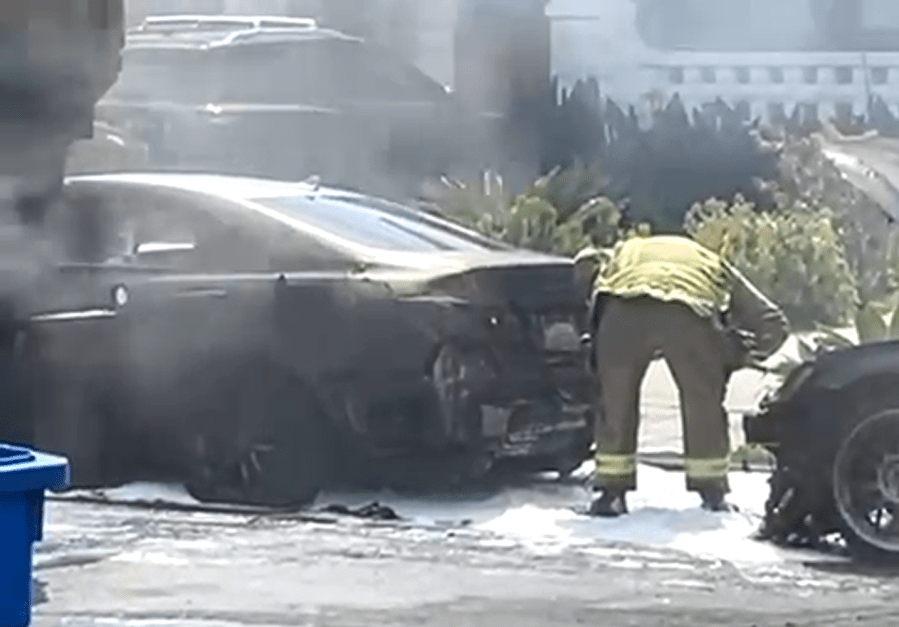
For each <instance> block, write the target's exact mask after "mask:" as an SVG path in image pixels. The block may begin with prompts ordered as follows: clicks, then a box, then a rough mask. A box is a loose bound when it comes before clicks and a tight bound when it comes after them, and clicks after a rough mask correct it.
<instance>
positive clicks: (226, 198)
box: [66, 172, 558, 271]
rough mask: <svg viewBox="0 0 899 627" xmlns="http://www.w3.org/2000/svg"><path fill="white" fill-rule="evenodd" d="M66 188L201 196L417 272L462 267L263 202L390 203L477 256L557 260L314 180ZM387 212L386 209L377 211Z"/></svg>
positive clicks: (214, 178)
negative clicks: (372, 242)
mask: <svg viewBox="0 0 899 627" xmlns="http://www.w3.org/2000/svg"><path fill="white" fill-rule="evenodd" d="M66 182H67V184H73V183H74V184H76V186H77V184H79V183H83V184H86V185H88V186H90V185H91V184H94V185H100V186H106V185H108V186H109V187H111V188H115V187H117V186H124V187H136V188H144V189H149V190H156V191H160V192H174V193H185V192H186V193H188V194H196V195H197V196H198V197H200V198H198V200H201V198H202V197H205V198H207V199H210V200H213V201H219V202H222V203H228V204H232V205H234V206H236V207H243V208H245V209H246V210H247V211H248V212H249V213H250V214H251V215H257V216H263V215H264V216H267V218H269V219H274V220H276V221H278V222H282V223H284V224H286V225H287V226H289V227H291V228H295V229H298V230H300V231H302V232H304V233H306V234H307V235H311V236H312V237H315V238H316V239H318V240H320V241H321V242H322V243H323V244H325V245H327V246H334V247H336V248H338V249H340V250H342V251H343V252H344V253H346V254H349V255H351V256H353V257H355V258H357V259H360V260H365V261H366V262H371V261H374V260H377V261H379V262H390V263H394V264H398V265H401V266H405V267H412V268H419V269H420V270H422V271H425V270H426V266H435V265H441V264H442V265H446V264H448V263H451V264H452V265H454V266H457V269H459V268H461V267H462V266H460V265H458V264H460V263H462V264H463V265H464V264H465V263H467V261H465V259H466V258H467V257H466V256H465V255H466V254H464V253H460V254H461V255H463V256H462V257H457V258H454V259H450V258H448V257H447V258H443V259H442V261H440V262H439V263H437V260H438V259H440V258H441V257H440V256H434V255H431V254H424V256H423V254H422V253H420V252H408V251H390V250H385V249H383V248H378V247H371V246H369V245H367V244H362V243H360V242H358V241H357V240H354V239H353V238H347V237H346V236H345V235H344V234H343V233H340V232H336V231H333V230H330V229H327V228H326V227H321V226H317V225H315V224H314V223H312V222H306V221H305V220H303V219H296V218H293V217H289V216H285V214H283V213H280V212H279V211H277V210H272V209H270V208H268V207H266V206H265V203H264V202H261V201H264V199H266V198H279V197H285V196H287V197H290V196H293V197H296V196H307V197H309V198H310V200H312V199H315V200H317V201H323V202H325V203H334V204H335V205H334V208H335V210H339V205H340V204H343V203H347V204H358V205H360V206H363V207H366V208H369V209H370V208H372V207H373V205H372V204H371V202H372V201H375V204H376V205H378V204H379V202H378V201H380V202H386V203H389V204H392V205H394V206H395V207H396V209H397V210H399V211H401V212H405V211H410V212H414V213H416V214H419V215H420V216H421V217H422V218H423V219H424V221H425V222H426V223H433V226H438V224H437V223H440V224H442V225H443V226H442V227H438V228H441V229H448V230H449V232H456V235H457V236H458V237H461V238H463V239H466V240H468V241H469V242H471V243H473V244H475V245H476V246H477V245H479V244H480V245H481V246H483V248H482V249H481V250H482V252H489V253H490V254H493V255H499V254H500V253H505V254H507V255H511V256H512V258H514V259H515V261H516V262H518V263H520V262H522V261H526V260H528V259H530V260H541V259H543V260H552V261H553V262H558V258H555V257H550V256H547V255H546V254H542V253H536V252H532V251H525V250H522V249H518V248H516V247H514V246H510V245H508V244H504V243H501V242H496V241H494V240H491V239H490V238H487V237H485V236H483V235H481V234H479V233H477V232H474V231H471V230H470V229H467V228H465V227H463V226H461V225H456V224H455V223H453V222H452V221H450V220H448V219H447V218H441V217H440V216H436V215H433V214H430V213H429V212H427V211H425V210H423V209H419V208H415V207H414V206H412V205H409V204H404V203H395V202H393V201H390V200H387V199H383V198H379V197H375V196H371V195H367V194H363V193H359V192H355V191H352V190H348V189H341V188H336V187H328V186H323V185H319V184H318V183H317V182H316V181H307V182H303V181H299V182H292V181H283V180H275V179H267V178H257V177H252V176H240V175H232V174H214V173H209V174H207V173H194V172H115V173H107V174H76V175H70V176H68V177H66ZM383 210H385V211H388V212H389V211H390V209H386V208H385V209H383Z"/></svg>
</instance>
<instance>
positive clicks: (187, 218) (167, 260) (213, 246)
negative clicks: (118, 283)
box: [111, 193, 265, 272]
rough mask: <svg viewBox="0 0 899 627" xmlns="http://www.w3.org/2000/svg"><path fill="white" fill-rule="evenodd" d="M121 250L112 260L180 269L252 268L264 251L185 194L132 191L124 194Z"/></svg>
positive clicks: (261, 261)
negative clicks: (255, 247) (120, 253)
mask: <svg viewBox="0 0 899 627" xmlns="http://www.w3.org/2000/svg"><path fill="white" fill-rule="evenodd" d="M122 204H123V205H124V207H123V209H124V213H125V215H124V216H123V219H122V220H121V222H122V228H121V230H120V240H121V241H122V242H123V245H122V246H121V248H122V250H123V254H122V255H121V256H120V257H119V258H117V259H113V260H111V261H117V262H123V263H128V264H135V265H142V266H150V267H162V268H171V269H173V270H179V271H185V272H253V271H261V270H264V269H265V267H264V266H265V256H264V254H263V252H262V251H257V250H255V249H254V246H253V245H252V243H251V242H249V241H247V238H244V237H242V236H241V235H240V233H239V229H237V228H236V227H235V226H234V225H229V224H227V223H225V222H223V221H221V220H219V219H216V218H215V217H214V216H213V215H212V214H211V213H209V212H206V211H203V210H202V209H198V208H197V207H196V206H194V205H193V204H192V203H188V202H186V201H185V200H184V199H181V198H175V197H172V196H168V195H165V194H151V193H147V194H135V195H133V196H131V197H129V198H127V199H123V201H122Z"/></svg>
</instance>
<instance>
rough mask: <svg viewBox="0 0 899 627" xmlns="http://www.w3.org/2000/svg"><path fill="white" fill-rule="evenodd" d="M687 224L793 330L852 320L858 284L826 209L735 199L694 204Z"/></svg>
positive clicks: (696, 237)
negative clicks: (763, 205) (770, 206)
mask: <svg viewBox="0 0 899 627" xmlns="http://www.w3.org/2000/svg"><path fill="white" fill-rule="evenodd" d="M685 225H686V229H687V231H688V233H690V235H692V236H693V237H694V238H695V239H696V240H697V241H699V242H700V243H702V244H703V245H705V246H707V247H708V248H710V249H712V250H714V251H716V252H718V253H720V254H721V255H723V256H724V257H725V258H727V259H728V260H729V261H730V262H731V263H733V264H734V266H735V267H737V268H738V269H739V270H740V271H741V272H743V274H744V275H745V276H746V277H747V278H748V279H749V280H750V281H751V282H752V283H753V284H755V285H756V286H757V287H758V288H759V289H760V290H761V291H762V292H763V293H765V294H766V295H767V296H768V297H769V298H771V299H772V300H774V301H775V302H777V303H778V304H779V305H780V306H781V307H783V308H784V311H785V312H786V314H787V316H788V317H789V318H790V320H791V322H792V323H793V325H794V326H796V327H806V328H808V327H811V326H813V324H814V323H815V322H826V323H829V324H843V323H846V322H848V320H849V319H850V317H851V315H852V313H853V311H854V309H855V305H856V301H857V298H858V293H857V289H856V282H855V278H854V276H853V274H852V271H851V269H850V267H849V264H848V263H847V261H846V252H845V247H844V246H843V243H842V241H841V240H840V237H839V234H838V232H837V230H836V228H835V226H834V222H833V215H832V214H831V213H830V212H829V211H827V210H824V209H814V208H810V207H808V206H803V205H799V206H793V207H790V208H783V207H781V208H778V209H777V210H775V211H758V210H757V209H756V207H755V206H754V205H752V204H751V203H749V202H747V201H745V200H744V199H742V198H740V197H737V199H736V200H735V201H734V202H733V203H732V204H729V203H726V202H723V201H719V200H709V201H706V202H705V203H701V204H697V205H695V206H694V207H693V208H692V209H691V210H690V212H689V214H688V215H687V218H686V221H685Z"/></svg>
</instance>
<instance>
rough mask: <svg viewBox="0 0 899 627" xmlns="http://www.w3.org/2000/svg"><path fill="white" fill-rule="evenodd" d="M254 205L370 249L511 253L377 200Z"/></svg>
mask: <svg viewBox="0 0 899 627" xmlns="http://www.w3.org/2000/svg"><path fill="white" fill-rule="evenodd" d="M253 202H256V203H258V204H260V205H263V206H264V207H267V208H269V209H273V210H275V211H278V212H280V213H282V214H284V215H286V216H289V217H291V218H294V219H299V220H302V221H303V222H306V223H308V224H309V225H311V226H314V227H317V228H320V229H323V230H325V231H328V232H330V233H333V234H334V235H338V236H341V237H345V238H347V239H350V240H352V241H354V242H356V243H358V244H360V245H363V246H369V247H371V248H379V249H383V250H393V251H403V252H427V251H484V250H505V249H507V248H508V247H507V246H506V245H504V244H501V243H499V242H493V241H492V240H489V239H487V238H485V237H481V236H480V235H478V234H476V233H473V232H469V231H467V230H465V229H462V228H460V227H456V226H455V225H453V224H451V223H448V222H445V221H444V220H441V219H439V218H435V217H431V216H429V215H427V214H426V213H424V212H420V211H416V210H414V209H411V208H408V207H404V206H403V205H399V204H396V203H392V202H389V201H386V200H380V199H376V198H368V197H357V196H327V197H321V198H319V199H318V200H313V199H310V198H307V197H305V196H274V197H267V198H256V199H253Z"/></svg>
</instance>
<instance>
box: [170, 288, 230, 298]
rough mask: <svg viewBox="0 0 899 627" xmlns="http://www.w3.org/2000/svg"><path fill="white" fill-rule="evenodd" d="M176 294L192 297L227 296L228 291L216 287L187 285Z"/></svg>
mask: <svg viewBox="0 0 899 627" xmlns="http://www.w3.org/2000/svg"><path fill="white" fill-rule="evenodd" d="M178 296H182V297H185V298H186V297H194V298H201V297H206V298H227V297H228V292H227V291H226V290H223V289H221V288H218V287H187V288H184V289H182V290H179V291H178Z"/></svg>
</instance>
